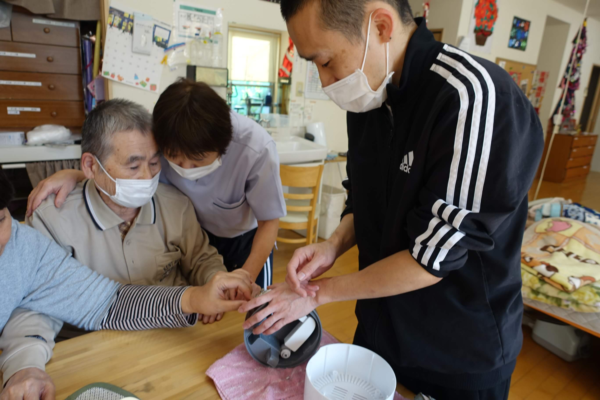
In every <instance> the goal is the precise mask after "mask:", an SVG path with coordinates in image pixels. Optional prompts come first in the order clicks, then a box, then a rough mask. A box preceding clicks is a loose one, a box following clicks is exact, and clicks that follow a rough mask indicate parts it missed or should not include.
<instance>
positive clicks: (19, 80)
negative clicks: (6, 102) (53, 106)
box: [0, 71, 83, 100]
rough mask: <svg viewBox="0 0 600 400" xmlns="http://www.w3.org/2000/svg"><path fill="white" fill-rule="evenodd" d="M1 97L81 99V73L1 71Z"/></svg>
mask: <svg viewBox="0 0 600 400" xmlns="http://www.w3.org/2000/svg"><path fill="white" fill-rule="evenodd" d="M0 85H2V86H1V87H2V90H1V91H0V99H21V100H25V99H34V100H81V99H82V97H83V95H82V93H83V85H82V83H81V76H80V75H67V74H40V73H34V72H12V71H0Z"/></svg>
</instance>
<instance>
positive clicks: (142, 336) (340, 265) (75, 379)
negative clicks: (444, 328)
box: [46, 243, 414, 400]
mask: <svg viewBox="0 0 600 400" xmlns="http://www.w3.org/2000/svg"><path fill="white" fill-rule="evenodd" d="M297 247H298V246H295V245H290V244H285V243H282V244H280V245H279V249H278V250H277V251H275V255H274V257H275V262H274V265H275V268H274V271H273V280H274V281H275V282H282V281H283V280H284V279H285V275H286V270H285V265H287V262H288V261H289V260H290V258H291V257H292V254H293V252H294V250H295V249H296V248H297ZM356 270H358V250H357V248H356V247H354V248H352V249H350V250H349V251H348V252H346V253H345V254H343V255H342V256H341V257H340V258H339V259H338V260H337V261H336V263H335V264H334V266H333V267H332V268H331V270H330V271H328V272H327V273H326V274H325V275H324V276H325V277H328V276H334V275H341V274H347V273H351V272H354V271H356ZM355 305H356V302H354V301H348V302H340V303H330V304H326V305H324V306H322V307H319V308H318V309H317V311H318V313H319V317H320V318H321V323H322V325H323V329H325V330H326V331H327V332H329V333H331V334H332V335H333V336H335V337H336V338H337V339H338V340H340V341H341V342H344V343H352V340H353V338H354V332H355V330H356V326H357V324H358V321H357V320H356V316H355V314H354V308H355ZM243 320H244V315H241V314H238V313H229V314H226V315H225V317H224V318H223V320H221V321H220V322H218V323H215V324H213V325H202V323H199V324H197V325H196V326H194V327H193V328H184V329H160V330H153V331H143V332H114V331H100V332H94V333H90V334H88V335H85V336H81V337H79V338H76V339H71V340H68V341H66V342H62V343H59V344H57V345H56V348H55V350H54V357H53V358H52V360H51V361H50V363H49V364H48V366H47V368H46V371H47V372H48V373H49V374H50V376H51V377H52V379H54V383H55V385H56V390H57V399H58V400H63V399H65V398H66V397H67V396H69V395H71V394H72V393H74V392H75V391H77V390H78V389H80V388H82V387H84V386H85V385H88V384H90V383H95V382H107V383H111V384H113V385H116V386H119V387H121V388H123V389H125V390H127V391H129V392H131V393H134V394H135V395H137V396H139V398H140V399H142V400H151V399H161V400H162V399H173V400H175V399H177V400H179V399H218V398H219V395H218V394H217V390H216V389H215V387H214V385H213V383H212V381H211V380H210V379H209V378H207V376H206V374H205V373H206V370H207V369H208V368H209V367H210V366H211V365H212V364H213V363H214V362H215V361H217V360H218V359H220V358H221V357H223V356H225V355H226V354H227V353H229V352H230V351H231V350H233V349H234V348H235V347H236V346H238V345H240V344H241V343H243V341H244V338H243V330H242V322H243ZM398 392H400V394H402V395H403V396H404V397H406V398H410V399H412V398H413V397H414V395H412V394H411V393H410V392H409V391H407V390H406V389H405V388H403V387H401V386H399V387H398Z"/></svg>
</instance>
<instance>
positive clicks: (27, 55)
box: [0, 51, 35, 58]
mask: <svg viewBox="0 0 600 400" xmlns="http://www.w3.org/2000/svg"><path fill="white" fill-rule="evenodd" d="M0 56H4V57H22V58H35V54H31V53H14V52H12V51H0Z"/></svg>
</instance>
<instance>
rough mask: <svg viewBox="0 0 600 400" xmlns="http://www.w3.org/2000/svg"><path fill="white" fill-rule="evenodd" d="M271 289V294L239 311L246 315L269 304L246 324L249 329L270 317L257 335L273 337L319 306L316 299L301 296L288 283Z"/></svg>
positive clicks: (257, 331) (256, 331)
mask: <svg viewBox="0 0 600 400" xmlns="http://www.w3.org/2000/svg"><path fill="white" fill-rule="evenodd" d="M270 289H271V291H270V292H268V293H265V294H263V295H262V296H260V297H257V298H255V299H253V300H251V301H249V302H247V303H245V304H244V305H242V306H241V307H240V309H239V312H241V313H246V312H248V311H250V310H252V309H254V308H256V307H260V306H262V305H263V304H265V303H269V305H268V306H267V307H265V308H264V309H263V310H260V311H259V312H257V313H256V314H254V315H253V316H252V317H250V318H248V320H247V321H246V322H244V329H249V328H251V327H253V326H254V325H256V324H258V323H259V322H260V321H262V320H263V319H265V318H267V317H269V318H267V320H265V321H264V322H263V323H262V324H260V325H259V326H257V327H256V328H255V329H254V331H252V332H253V333H254V334H255V335H260V334H261V333H264V334H266V335H271V334H273V333H275V332H277V331H278V330H280V329H281V328H283V327H284V326H285V325H287V324H289V323H290V322H293V321H295V320H297V319H299V318H302V317H304V316H306V315H308V314H309V313H310V312H311V311H312V310H314V309H315V308H317V307H318V306H319V304H318V300H317V299H316V298H314V297H302V296H300V295H299V294H298V293H296V292H295V291H293V290H292V289H291V288H290V287H289V286H288V285H287V283H278V284H276V285H273V286H271V287H270ZM317 289H318V287H317Z"/></svg>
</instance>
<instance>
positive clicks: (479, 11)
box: [474, 0, 498, 46]
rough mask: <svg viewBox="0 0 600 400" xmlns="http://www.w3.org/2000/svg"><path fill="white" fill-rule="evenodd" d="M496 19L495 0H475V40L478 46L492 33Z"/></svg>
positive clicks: (496, 8) (483, 43) (496, 7)
mask: <svg viewBox="0 0 600 400" xmlns="http://www.w3.org/2000/svg"><path fill="white" fill-rule="evenodd" d="M497 19H498V6H497V4H496V0H477V3H475V30H474V33H475V41H476V43H477V45H478V46H484V45H485V42H486V41H487V39H488V38H489V37H490V36H492V34H493V33H494V25H495V24H496V20H497Z"/></svg>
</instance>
